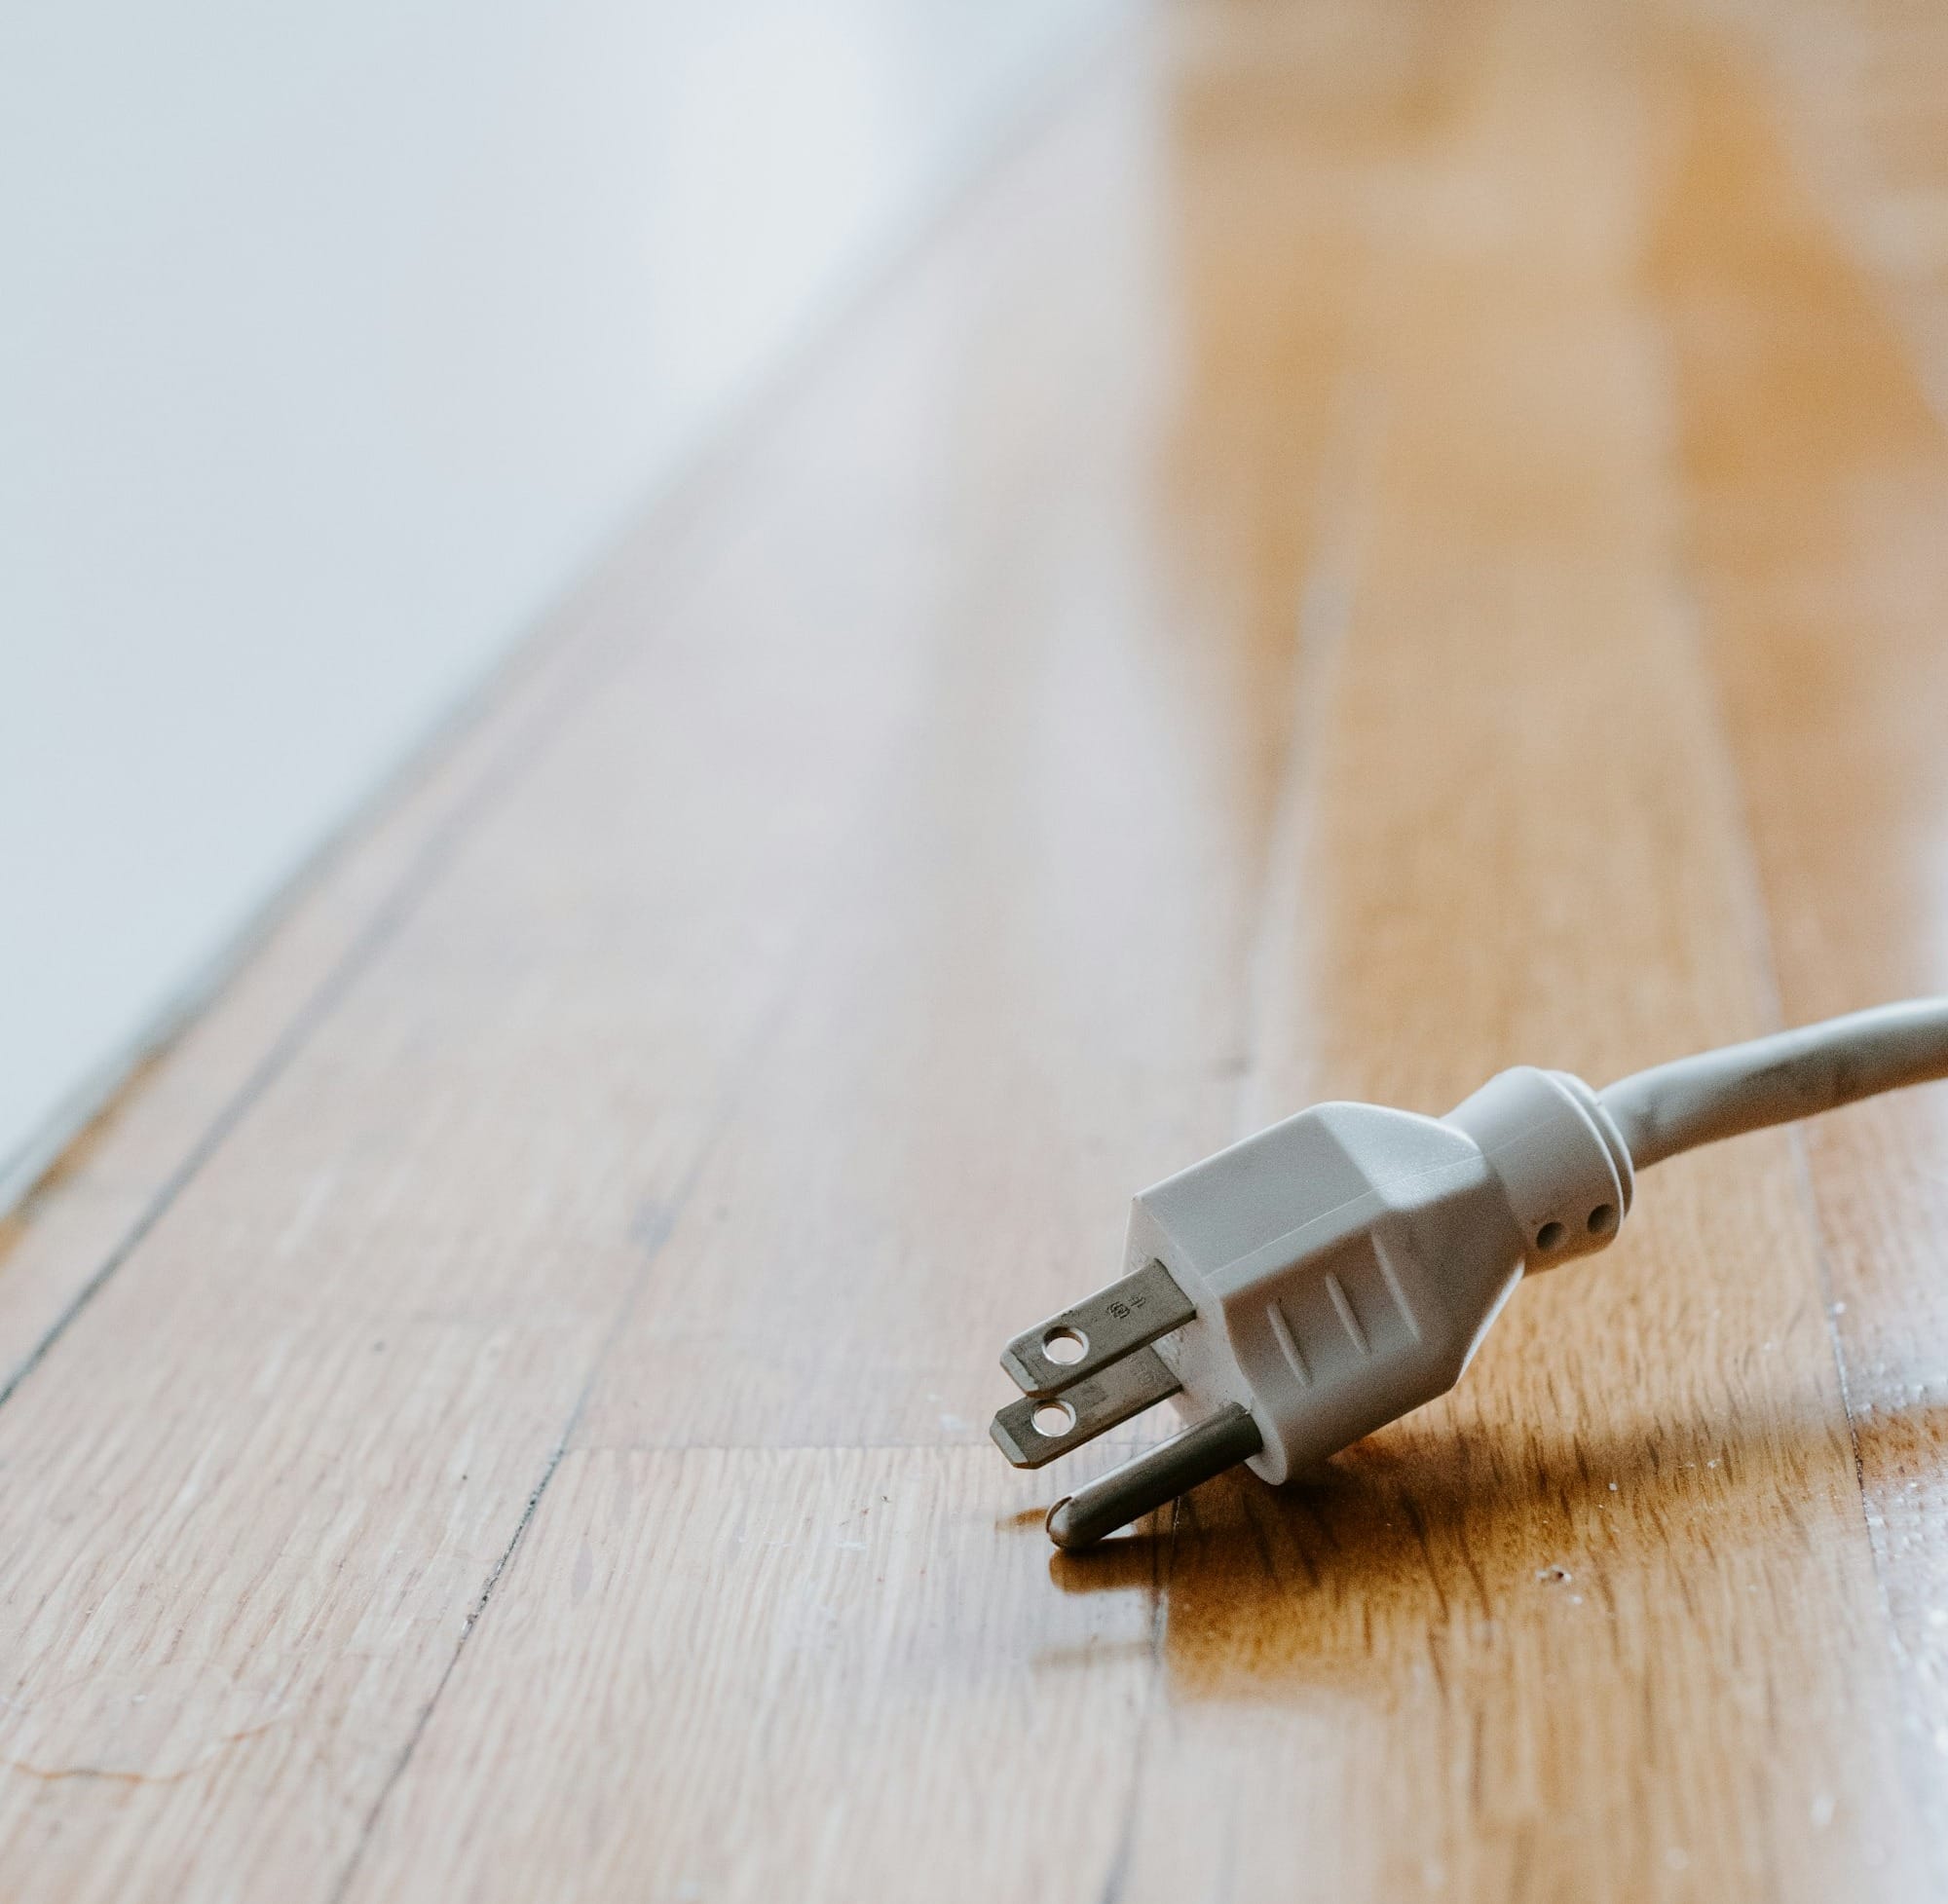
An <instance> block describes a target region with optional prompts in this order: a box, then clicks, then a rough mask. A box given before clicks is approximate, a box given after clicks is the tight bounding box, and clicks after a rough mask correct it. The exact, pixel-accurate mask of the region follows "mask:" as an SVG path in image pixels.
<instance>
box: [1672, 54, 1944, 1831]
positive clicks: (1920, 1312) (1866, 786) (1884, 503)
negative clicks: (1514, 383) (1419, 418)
mask: <svg viewBox="0 0 1948 1904" xmlns="http://www.w3.org/2000/svg"><path fill="white" fill-rule="evenodd" d="M1730 57H1731V56H1730V55H1729V54H1728V53H1726V52H1725V51H1723V50H1719V51H1717V52H1716V54H1715V56H1712V55H1711V53H1709V52H1708V51H1707V52H1705V53H1704V54H1701V56H1699V57H1698V59H1697V60H1696V61H1695V62H1694V63H1693V64H1692V65H1691V66H1690V67H1689V68H1688V69H1686V70H1685V71H1684V72H1683V73H1682V74H1681V75H1680V76H1679V77H1680V88H1679V92H1678V97H1679V99H1680V101H1681V111H1682V119H1681V122H1680V123H1681V124H1682V126H1683V132H1684V136H1683V139H1682V142H1681V144H1680V146H1679V148H1678V157H1677V163H1676V166H1675V168H1674V171H1673V176H1672V178H1671V181H1670V189H1669V192H1668V194H1667V216H1666V218H1665V221H1664V225H1663V228H1662V233H1661V243H1660V244H1659V247H1658V249H1657V252H1656V254H1655V264H1656V283H1657V287H1658V292H1659V295H1660V298H1661V300H1662V302H1663V304H1664V306H1665V309H1666V311H1667V321H1668V324H1669V328H1670V335H1671V339H1672V345H1673V362H1674V364H1675V367H1676V372H1677V375H1678V378H1679V380H1680V388H1681V390H1682V392H1683V404H1682V407H1681V411H1680V414H1681V416H1682V417H1683V419H1684V429H1683V432H1682V435H1681V437H1680V439H1679V448H1680V451H1681V455H1682V458H1683V468H1684V474H1685V478H1686V491H1687V494H1686V501H1687V511H1686V513H1687V519H1688V520H1689V522H1690V524H1691V526H1692V544H1693V550H1694V560H1695V565H1696V568H1695V572H1696V576H1697V580H1698V603H1699V625H1700V630H1701V633H1702V636H1703V639H1704V641H1705V652H1706V653H1707V655H1708V657H1709V659H1710V662H1711V664H1712V667H1713V672H1714V678H1715V683H1716V688H1717V691H1718V693H1719V695H1720V697H1721V699H1722V702H1723V705H1724V708H1725V717H1726V722H1727V725H1728V728H1729V731H1730V734H1731V736H1732V740H1733V743H1734V745H1735V747H1736V750H1737V754H1738V760H1739V765H1740V771H1741V774H1742V778H1743V780H1744V783H1745V785H1746V786H1747V787H1748V788H1749V790H1750V796H1749V798H1750V805H1751V814H1752V837H1753V843H1754V851H1755V864H1756V872H1757V877H1758V879H1759V882H1760V884H1761V886H1762V889H1763V892H1764V895H1765V901H1766V905H1767V908H1768V910H1769V912H1770V914H1771V915H1772V916H1773V918H1774V919H1775V920H1776V922H1777V924H1776V930H1775V944H1776V949H1777V952H1776V956H1777V965H1778V981H1779V1009H1780V1011H1781V1012H1782V1014H1783V1016H1784V1017H1785V1018H1786V1019H1787V1020H1789V1021H1793V1022H1797V1021H1801V1020H1805V1019H1810V1018H1817V1017H1822V1016H1825V1015H1826V1014H1829V1013H1832V1012H1836V1011H1842V1010H1848V1009H1851V1008H1853V1007H1854V1006H1855V1005H1859V1004H1865V1003H1869V1002H1872V1001H1874V1000H1877V999H1881V998H1893V997H1905V996H1911V995H1916V994H1921V993H1927V992H1942V991H1948V932H1944V930H1943V919H1944V916H1948V910H1944V908H1945V905H1948V885H1944V881H1943V878H1942V867H1943V857H1942V855H1943V846H1942V842H1943V840H1944V839H1948V727H1944V719H1943V711H1944V709H1948V643H1944V642H1943V639H1942V632H1941V631H1942V604H1943V602H1944V601H1948V541H1944V538H1943V523H1944V522H1948V432H1944V429H1943V425H1942V422H1941V418H1940V415H1939V413H1938V411H1937V410H1936V409H1935V407H1934V406H1933V405H1932V404H1931V403H1930V401H1929V392H1928V388H1927V381H1926V371H1925V366H1924V364H1923V362H1922V361H1921V360H1920V359H1919V358H1918V357H1917V355H1916V353H1915V350H1914V348H1913V347H1912V346H1911V344H1910V340H1909V338H1908V337H1907V336H1905V335H1903V331H1902V328H1901V326H1900V325H1899V323H1898V322H1897V321H1896V312H1897V310H1898V306H1897V305H1896V304H1895V303H1893V302H1892V301H1891V298H1890V295H1889V293H1888V291H1887V289H1886V287H1885V286H1884V285H1883V284H1882V283H1880V282H1879V281H1878V280H1873V279H1869V278H1868V277H1867V276H1866V275H1865V273H1864V272H1863V270H1862V268H1861V266H1860V264H1859V263H1858V262H1857V261H1856V260H1857V257H1858V251H1857V248H1856V247H1855V246H1854V244H1853V243H1851V242H1850V240H1851V236H1852V235H1851V234H1849V233H1846V232H1842V231H1838V230H1836V229H1834V228H1833V226H1832V225H1831V224H1830V223H1829V222H1828V220H1827V218H1826V216H1824V215H1822V213H1823V212H1824V210H1825V206H1824V205H1822V204H1821V203H1820V202H1819V201H1818V200H1817V199H1816V198H1815V197H1814V196H1813V195H1812V193H1811V191H1810V190H1809V188H1808V187H1807V185H1806V184H1805V183H1803V182H1802V180H1803V177H1804V174H1805V173H1806V172H1807V171H1808V170H1812V171H1813V172H1814V173H1815V175H1816V176H1817V171H1818V168H1817V166H1811V165H1809V163H1808V162H1807V161H1806V160H1805V159H1804V158H1803V157H1802V151H1801V149H1800V148H1799V147H1796V146H1793V145H1788V143H1787V142H1786V140H1785V138H1784V136H1783V131H1784V127H1785V125H1788V124H1789V123H1790V121H1789V118H1784V117H1782V116H1781V115H1779V114H1776V113H1775V112H1773V111H1770V110H1768V108H1767V106H1766V104H1765V102H1764V100H1763V99H1762V98H1761V97H1758V96H1755V95H1754V93H1753V92H1752V91H1751V89H1750V88H1749V86H1747V85H1745V84H1742V83H1741V80H1740V77H1739V75H1738V73H1737V72H1736V71H1728V70H1727V66H1728V64H1729V62H1730ZM1939 156H1940V157H1943V158H1948V152H1944V153H1943V154H1941V155H1939ZM1936 180H1937V183H1938V184H1940V185H1942V186H1944V187H1948V168H1942V170H1941V171H1939V172H1937V174H1936ZM1803 1143H1804V1149H1805V1157H1806V1164H1807V1170H1808V1175H1809V1178H1810V1181H1811V1184H1812V1188H1813V1192H1814V1195H1815V1197H1816V1199H1817V1206H1818V1210H1819V1214H1820V1218H1821V1223H1820V1230H1821V1238H1822V1247H1823V1250H1824V1252H1825V1258H1826V1261H1827V1263H1828V1265H1829V1273H1830V1278H1831V1293H1832V1296H1833V1298H1834V1304H1833V1307H1834V1320H1833V1328H1834V1332H1835V1335H1836V1338H1837V1343H1838V1347H1839V1351H1840V1355H1841V1358H1842V1363H1843V1367H1844V1372H1845V1376H1846V1381H1847V1389H1848V1395H1849V1398H1850V1400H1851V1403H1852V1412H1853V1432H1854V1446H1855V1450H1856V1454H1857V1458H1858V1461H1859V1464H1860V1472H1861V1480H1862V1484H1863V1486H1864V1488H1865V1491H1866V1499H1867V1507H1868V1514H1869V1519H1870V1524H1871V1526H1872V1529H1873V1534H1874V1542H1875V1547H1876V1550H1877V1553H1878V1555H1879V1560H1880V1565H1881V1571H1882V1576H1883V1579H1884V1583H1885V1587H1886V1591H1887V1595H1888V1599H1889V1604H1890V1607H1891V1610H1892V1618H1893V1624H1894V1631H1895V1639H1896V1643H1897V1645H1898V1647H1899V1652H1900V1657H1901V1659H1902V1661H1903V1662H1904V1664H1905V1665H1906V1667H1907V1671H1906V1673H1905V1675H1904V1684H1905V1687H1906V1690H1907V1696H1908V1699H1909V1702H1910V1717H1911V1720H1912V1723H1913V1728H1914V1731H1915V1733H1916V1735H1917V1736H1918V1738H1919V1739H1920V1740H1922V1741H1925V1743H1924V1744H1923V1746H1922V1748H1921V1759H1922V1767H1923V1769H1922V1771H1921V1772H1920V1773H1919V1774H1918V1775H1919V1776H1920V1777H1921V1778H1922V1779H1923V1780H1924V1781H1925V1782H1926V1784H1927V1785H1928V1786H1929V1788H1931V1789H1933V1788H1938V1783H1939V1769H1938V1765H1939V1761H1938V1754H1939V1753H1940V1751H1941V1750H1942V1749H1944V1747H1948V1619H1944V1618H1943V1617H1942V1614H1941V1612H1940V1608H1941V1607H1942V1605H1943V1603H1944V1599H1945V1598H1948V1543H1944V1540H1943V1536H1942V1531H1941V1530H1942V1528H1943V1526H1944V1525H1948V1521H1944V1511H1948V1493H1944V1490H1943V1487H1942V1482H1941V1478H1940V1475H1941V1467H1942V1453H1943V1449H1944V1446H1948V1415H1944V1401H1945V1400H1948V1390H1944V1381H1948V1373H1945V1372H1944V1371H1948V1278H1944V1276H1943V1260H1942V1245H1941V1239H1942V1237H1943V1236H1944V1235H1948V1092H1944V1091H1943V1090H1942V1088H1941V1087H1939V1086H1935V1087H1933V1088H1931V1089H1928V1090H1924V1091H1916V1092H1910V1093H1904V1094H1901V1095H1900V1096H1897V1097H1893V1098H1890V1099H1885V1100H1881V1101H1876V1102H1873V1103H1868V1104H1862V1105H1859V1106H1857V1107H1856V1108H1854V1109H1853V1110H1850V1111H1848V1112H1846V1113H1844V1114H1843V1115H1840V1116H1835V1117H1831V1118H1826V1119H1821V1120H1820V1121H1819V1122H1818V1123H1817V1124H1815V1125H1811V1126H1808V1127H1807V1129H1806V1131H1805V1132H1804V1134H1803ZM1936 1802H1937V1803H1938V1794H1937V1797H1936Z"/></svg>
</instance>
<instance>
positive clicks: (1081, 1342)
mask: <svg viewBox="0 0 1948 1904" xmlns="http://www.w3.org/2000/svg"><path fill="white" fill-rule="evenodd" d="M1593 1220H1594V1219H1593V1218H1592V1221H1593ZM1041 1352H1042V1354H1043V1355H1045V1356H1046V1357H1047V1358H1048V1359H1049V1361H1050V1362H1052V1363H1056V1364H1057V1365H1058V1366H1060V1367H1063V1368H1067V1367H1068V1366H1069V1364H1070V1363H1077V1362H1080V1361H1081V1360H1082V1358H1083V1357H1084V1356H1086V1355H1087V1354H1088V1353H1089V1338H1088V1337H1087V1336H1086V1335H1084V1334H1083V1333H1082V1331H1081V1330H1080V1329H1079V1328H1068V1327H1067V1326H1064V1327H1062V1328H1052V1329H1050V1330H1049V1332H1048V1333H1047V1334H1046V1335H1044V1336H1043V1337H1042V1339H1041Z"/></svg>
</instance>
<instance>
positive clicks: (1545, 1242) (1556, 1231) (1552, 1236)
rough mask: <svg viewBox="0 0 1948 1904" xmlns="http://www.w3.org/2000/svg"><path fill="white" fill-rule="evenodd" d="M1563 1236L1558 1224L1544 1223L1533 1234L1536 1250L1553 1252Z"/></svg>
mask: <svg viewBox="0 0 1948 1904" xmlns="http://www.w3.org/2000/svg"><path fill="white" fill-rule="evenodd" d="M1563 1235H1564V1231H1563V1228H1562V1225H1561V1224H1560V1223H1556V1222H1548V1223H1545V1224H1544V1225H1543V1226H1542V1228H1541V1229H1539V1230H1537V1231H1536V1233H1535V1247H1536V1248H1537V1249H1538V1250H1554V1249H1555V1246H1556V1245H1557V1244H1558V1243H1560V1242H1561V1241H1562V1238H1563Z"/></svg>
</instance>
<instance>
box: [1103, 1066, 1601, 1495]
mask: <svg viewBox="0 0 1948 1904" xmlns="http://www.w3.org/2000/svg"><path fill="white" fill-rule="evenodd" d="M1631 1188H1632V1186H1631V1179H1630V1155H1629V1152H1628V1151H1627V1150H1626V1149H1625V1148H1624V1145H1623V1141H1622V1139H1621V1138H1619V1137H1618V1136H1617V1134H1616V1131H1615V1128H1614V1126H1613V1125H1611V1124H1610V1120H1609V1118H1608V1116H1607V1114H1606V1113H1605V1112H1604V1111H1603V1109H1602V1107H1601V1106H1600V1104H1598V1103H1597V1101H1596V1100H1595V1096H1594V1094H1593V1093H1592V1092H1591V1091H1590V1089H1589V1087H1588V1086H1587V1085H1584V1084H1582V1083H1581V1082H1580V1080H1578V1079H1575V1078H1571V1077H1569V1076H1568V1075H1567V1074H1565V1073H1561V1072H1550V1071H1541V1070H1535V1069H1532V1068H1528V1067H1522V1068H1520V1069H1517V1070H1513V1071H1504V1072H1503V1073H1502V1074H1501V1075H1500V1076H1498V1077H1496V1078H1493V1079H1491V1080H1490V1081H1489V1082H1488V1083H1487V1084H1486V1085H1484V1086H1483V1087H1482V1088H1481V1089H1480V1091H1478V1092H1477V1093H1476V1094H1475V1095H1474V1096H1473V1097H1472V1098H1470V1099H1469V1100H1468V1101H1466V1102H1465V1103H1463V1104H1461V1105H1460V1106H1459V1107H1458V1108H1457V1109H1456V1110H1454V1111H1453V1112H1451V1113H1450V1114H1449V1115H1448V1116H1446V1117H1443V1118H1433V1117H1422V1116H1417V1115H1415V1114H1414V1113H1412V1112H1410V1111H1401V1110H1388V1109H1385V1108H1383V1107H1381V1106H1379V1105H1377V1104H1358V1103H1327V1104H1317V1105H1314V1106H1313V1108H1312V1109H1310V1110H1306V1111H1301V1112H1300V1113H1299V1114H1298V1115H1297V1116H1296V1117H1290V1118H1287V1119H1286V1120H1285V1122H1283V1123H1282V1124H1275V1125H1273V1126H1272V1127H1271V1128H1270V1129H1269V1130H1266V1131H1261V1132H1259V1133H1258V1134H1257V1135H1256V1136H1255V1137H1252V1138H1248V1139H1245V1141H1244V1142H1242V1143H1237V1144H1233V1145H1232V1146H1231V1147H1230V1148H1229V1149H1228V1150H1221V1151H1219V1152H1218V1154H1217V1155H1216V1156H1215V1157H1210V1158H1207V1159H1206V1160H1205V1161H1204V1162H1203V1163H1201V1164H1196V1165H1193V1166H1192V1167H1191V1168H1190V1169H1189V1170H1186V1171H1180V1172H1179V1173H1178V1175H1177V1176H1171V1177H1166V1178H1165V1179H1164V1181H1163V1182H1161V1183H1158V1184H1155V1185H1153V1186H1152V1187H1151V1188H1149V1189H1147V1190H1145V1191H1143V1193H1142V1194H1141V1195H1139V1196H1138V1197H1137V1199H1136V1201H1135V1206H1134V1208H1133V1210H1132V1212H1131V1217H1130V1230H1129V1241H1128V1245H1127V1249H1126V1252H1125V1259H1126V1262H1127V1264H1128V1266H1129V1267H1130V1268H1131V1269H1133V1270H1135V1269H1140V1268H1142V1267H1143V1265H1145V1264H1147V1263H1150V1262H1159V1263H1161V1264H1162V1265H1163V1266H1164V1268H1165V1269H1166V1270H1167V1271H1168V1272H1169V1274H1170V1276H1171V1279H1172V1280H1173V1281H1174V1282H1175V1283H1176V1284H1177V1286H1178V1287H1179V1288H1180V1289H1181V1290H1182V1291H1183V1293H1184V1295H1185V1296H1186V1297H1187V1298H1188V1299H1189V1300H1190V1301H1192V1302H1194V1303H1195V1304H1196V1306H1197V1321H1196V1323H1195V1324H1194V1325H1186V1326H1184V1327H1183V1328H1181V1329H1180V1330H1178V1331H1176V1332H1175V1333H1173V1334H1171V1335H1168V1336H1165V1337H1164V1338H1162V1339H1161V1340H1160V1341H1159V1342H1158V1344H1157V1353H1158V1355H1159V1356H1160V1357H1161V1359H1162V1360H1163V1362H1164V1363H1165V1364H1166V1365H1167V1366H1168V1367H1169V1368H1170V1369H1171V1370H1172V1372H1173V1373H1174V1374H1175V1375H1176V1376H1177V1379H1178V1382H1179V1383H1180V1397H1179V1406H1180V1408H1181V1409H1182V1410H1183V1412H1184V1413H1185V1414H1187V1415H1189V1416H1190V1417H1192V1418H1193V1419H1197V1418H1201V1417H1203V1416H1205V1415H1208V1414H1210V1413H1212V1412H1214V1411H1215V1410H1217V1409H1218V1408H1220V1407H1222V1406H1224V1405H1226V1404H1228V1403H1232V1402H1236V1403H1240V1404H1242V1405H1243V1406H1245V1407H1246V1408H1247V1409H1248V1410H1249V1411H1250V1413H1251V1415H1252V1418H1253V1420H1254V1422H1255V1424H1256V1426H1257V1429H1258V1434H1259V1438H1260V1446H1259V1449H1258V1452H1257V1453H1256V1454H1255V1455H1253V1456H1252V1457H1251V1467H1252V1469H1253V1471H1254V1472H1255V1473H1256V1474H1257V1475H1260V1476H1262V1477H1263V1478H1264V1479H1265V1480H1268V1481H1274V1482H1277V1481H1283V1480H1285V1479H1287V1478H1288V1477H1289V1476H1290V1475H1293V1474H1296V1473H1302V1472H1303V1471H1304V1470H1305V1469H1307V1468H1309V1467H1311V1466H1313V1465H1314V1464H1315V1463H1317V1462H1319V1461H1321V1460H1323V1459H1324V1458H1325V1457H1326V1456H1328V1455H1330V1454H1333V1453H1335V1452H1337V1450H1339V1449H1340V1448H1343V1447H1346V1446H1348V1445H1349V1444H1350V1443H1352V1442H1354V1441H1357V1440H1358V1439H1360V1438H1361V1437H1363V1436H1365V1435H1369V1434H1371V1433H1372V1432H1373V1430H1374V1429H1376V1428H1381V1427H1384V1426H1385V1424H1386V1423H1388V1422H1390V1421H1392V1420H1394V1419H1395V1418H1396V1417H1397V1416H1400V1415H1403V1414H1405V1413H1406V1412H1407V1410H1408V1409H1410V1408H1417V1407H1419V1406H1420V1405H1421V1404H1422V1403H1423V1402H1425V1401H1431V1400H1433V1399H1434V1398H1435V1397H1436V1396H1438V1395H1441V1394H1443V1393H1444V1392H1445V1391H1446V1390H1447V1389H1449V1388H1451V1387H1453V1385H1454V1384H1455V1382H1457V1381H1458V1380H1459V1379H1460V1377H1461V1373H1462V1371H1463V1370H1464V1369H1465V1368H1466V1367H1467V1365H1468V1363H1469V1360H1470V1359H1471V1358H1472V1357H1473V1355H1474V1353H1475V1350H1476V1348H1477V1346H1478V1345H1479V1344H1480V1340H1481V1337H1482V1335H1483V1334H1484V1333H1485V1332H1486V1330H1487V1327H1488V1325H1489V1324H1491V1323H1492V1322H1493V1321H1494V1319H1495V1316H1496V1314H1497V1313H1498V1312H1499V1311H1500V1309H1501V1306H1502V1304H1503V1303H1504V1302H1505V1301H1507V1299H1508V1297H1509V1296H1510V1294H1511V1293H1512V1292H1513V1291H1514V1289H1515V1287H1516V1285H1517V1283H1518V1282H1519V1281H1520V1279H1521V1276H1522V1274H1523V1271H1524V1270H1525V1269H1529V1270H1534V1269H1547V1268H1553V1267H1554V1266H1555V1264H1557V1263H1559V1262H1564V1261H1567V1260H1569V1259H1570V1258H1571V1257H1574V1256H1578V1255H1585V1254H1588V1253H1589V1252H1590V1251H1592V1250H1599V1249H1602V1248H1603V1247H1605V1246H1606V1245H1607V1244H1608V1243H1609V1242H1610V1241H1611V1240H1612V1239H1613V1238H1614V1237H1615V1235H1616V1234H1617V1230H1618V1228H1619V1226H1620V1225H1621V1222H1622V1219H1623V1216H1624V1214H1625V1213H1626V1212H1627V1211H1628V1210H1629V1208H1630V1194H1631Z"/></svg>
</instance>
